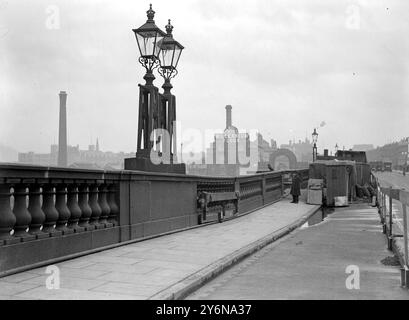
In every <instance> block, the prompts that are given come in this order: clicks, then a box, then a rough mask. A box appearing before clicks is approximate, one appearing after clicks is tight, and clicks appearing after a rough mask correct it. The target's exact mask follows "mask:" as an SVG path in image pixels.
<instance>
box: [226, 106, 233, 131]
mask: <svg viewBox="0 0 409 320" xmlns="http://www.w3.org/2000/svg"><path fill="white" fill-rule="evenodd" d="M231 125H232V123H231V105H229V104H228V105H227V106H226V128H229V127H231Z"/></svg>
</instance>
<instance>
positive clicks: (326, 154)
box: [324, 149, 328, 157]
mask: <svg viewBox="0 0 409 320" xmlns="http://www.w3.org/2000/svg"><path fill="white" fill-rule="evenodd" d="M324 156H325V157H328V149H324Z"/></svg>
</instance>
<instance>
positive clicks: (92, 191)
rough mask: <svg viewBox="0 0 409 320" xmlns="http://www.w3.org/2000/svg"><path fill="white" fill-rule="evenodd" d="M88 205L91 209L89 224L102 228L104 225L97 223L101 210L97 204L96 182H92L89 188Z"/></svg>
mask: <svg viewBox="0 0 409 320" xmlns="http://www.w3.org/2000/svg"><path fill="white" fill-rule="evenodd" d="M89 206H90V207H91V210H92V214H91V218H90V225H92V226H95V228H96V229H102V228H104V225H101V224H100V223H99V217H100V216H101V213H102V210H101V207H100V206H99V204H98V184H93V185H91V186H90V188H89Z"/></svg>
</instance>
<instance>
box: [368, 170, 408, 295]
mask: <svg viewBox="0 0 409 320" xmlns="http://www.w3.org/2000/svg"><path fill="white" fill-rule="evenodd" d="M372 178H373V179H374V180H375V183H376V186H377V204H378V210H379V215H380V218H381V223H382V229H383V233H384V234H385V235H386V237H387V241H388V249H389V250H391V251H392V250H395V251H398V252H396V253H397V254H398V256H399V258H400V260H401V265H402V268H401V284H402V286H405V287H406V288H409V257H408V256H409V254H408V217H407V207H408V206H409V191H407V190H405V189H402V188H394V187H391V186H385V185H382V182H381V181H380V180H379V179H378V178H377V177H375V176H372ZM393 200H396V201H398V202H399V206H400V208H401V213H402V220H403V226H402V230H399V229H398V223H397V221H396V217H395V221H394V214H393ZM395 225H396V227H394V226H395ZM399 231H401V232H402V234H399V233H398V232H399ZM396 238H403V254H400V250H399V248H398V246H396V247H394V241H395V239H396Z"/></svg>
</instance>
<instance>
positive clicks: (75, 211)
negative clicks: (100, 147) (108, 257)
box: [0, 166, 119, 246]
mask: <svg viewBox="0 0 409 320" xmlns="http://www.w3.org/2000/svg"><path fill="white" fill-rule="evenodd" d="M1 169H3V170H0V177H1V178H0V246H1V245H9V244H15V243H19V242H27V241H34V240H38V239H44V238H48V237H57V236H63V235H69V234H73V233H81V232H87V231H92V230H94V229H102V228H111V227H113V226H114V225H115V224H116V223H117V222H116V221H117V216H118V213H119V209H118V205H117V203H116V197H115V195H116V192H117V186H118V182H119V176H118V175H116V176H115V174H105V173H100V172H94V174H92V173H91V172H81V171H78V170H76V171H67V170H66V169H65V170H62V169H48V168H47V169H45V168H42V167H41V168H27V167H24V170H21V168H19V167H17V166H6V167H5V168H4V166H1ZM29 169H31V170H29ZM63 172H66V173H67V174H66V175H65V177H61V175H64V173H63ZM79 190H80V191H79ZM108 200H109V201H108ZM27 204H28V205H27ZM108 218H109V219H110V221H109V222H108ZM89 220H91V223H89Z"/></svg>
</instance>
